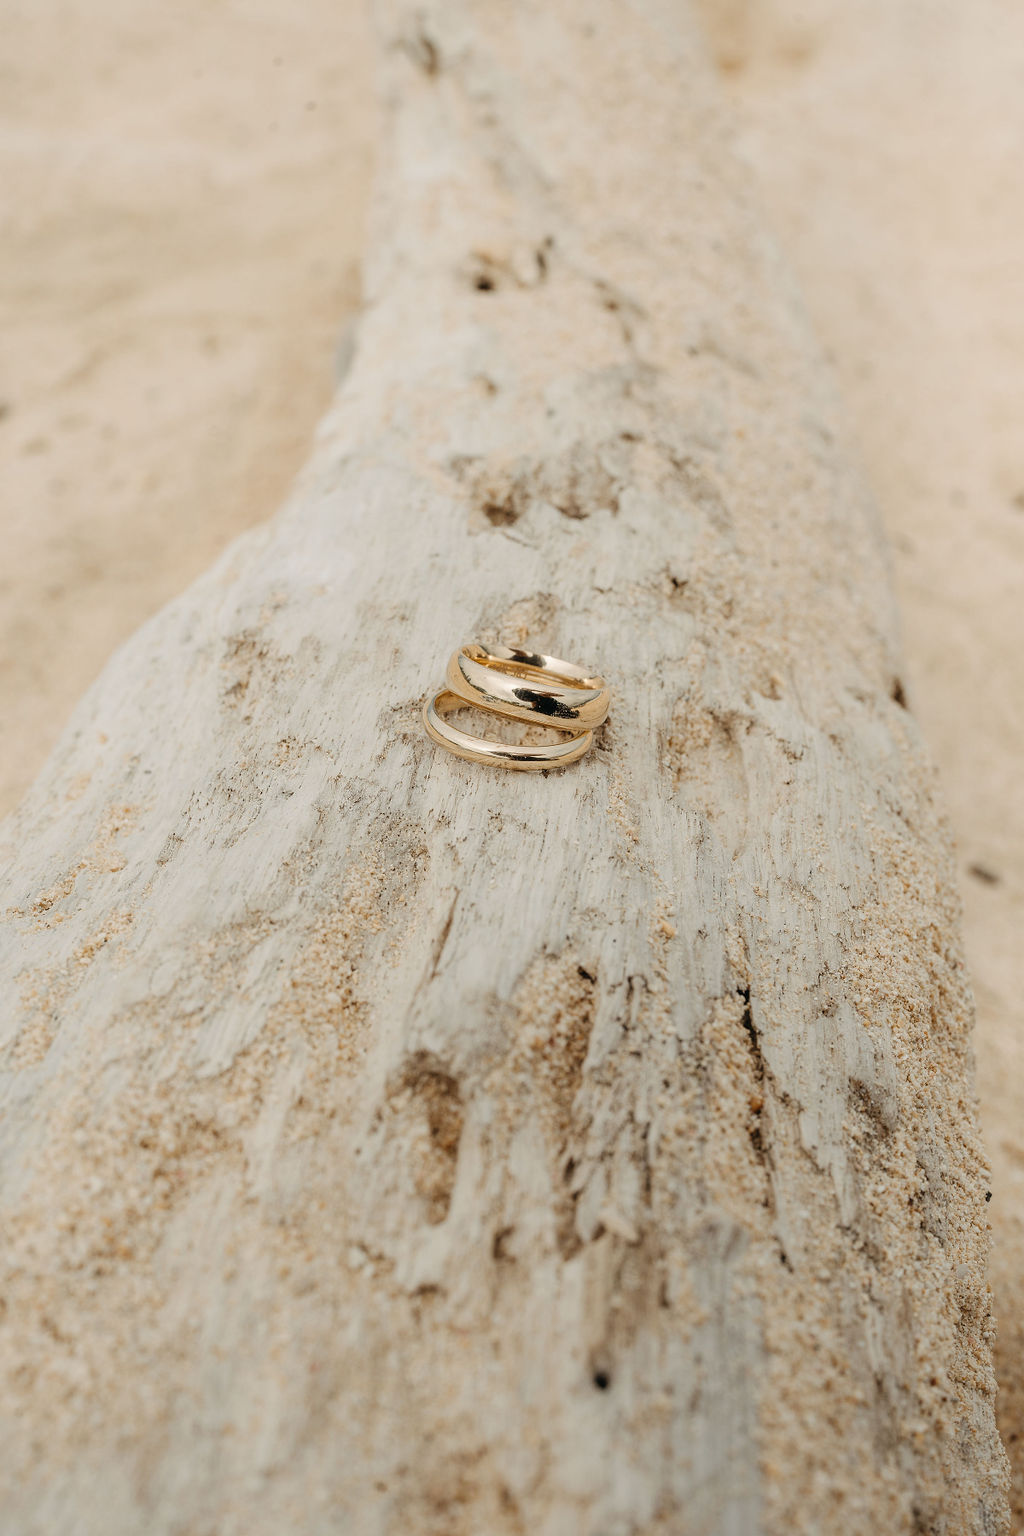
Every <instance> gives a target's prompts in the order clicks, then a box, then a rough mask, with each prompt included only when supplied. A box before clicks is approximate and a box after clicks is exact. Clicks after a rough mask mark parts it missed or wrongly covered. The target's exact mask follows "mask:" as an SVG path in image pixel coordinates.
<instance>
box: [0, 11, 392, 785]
mask: <svg viewBox="0 0 1024 1536" xmlns="http://www.w3.org/2000/svg"><path fill="white" fill-rule="evenodd" d="M97 12H99V14H100V15H101V17H102V24H101V25H98V24H97ZM0 30H2V35H3V62H2V65H0V79H2V82H3V89H2V91H0V188H2V194H0V198H2V201H0V217H2V223H3V238H2V240H0V326H2V330H3V336H4V344H3V348H2V350H0V525H2V528H3V537H4V559H3V561H2V564H0V733H2V734H0V812H2V811H4V810H7V809H10V807H11V806H12V805H13V804H14V803H15V802H16V800H17V799H18V798H19V796H20V795H21V793H22V792H23V791H24V790H25V789H26V788H27V786H28V784H29V783H30V782H31V780H32V778H33V777H34V776H35V773H36V771H37V769H38V767H39V765H40V763H41V761H42V759H43V758H44V757H45V755H46V753H47V752H48V751H49V749H50V747H51V746H52V745H53V743H54V742H55V740H56V738H57V736H58V734H59V732H60V730H61V729H62V727H63V725H64V723H65V720H66V718H67V716H68V714H69V712H70V710H71V708H72V707H73V705H74V703H75V701H76V700H77V699H78V698H79V697H80V695H81V694H82V692H83V691H84V689H85V688H86V687H87V685H88V684H89V683H90V682H91V681H92V679H93V677H95V675H96V673H97V672H98V671H99V670H100V668H101V667H102V665H103V663H104V661H105V660H106V658H107V656H108V655H109V654H110V652H111V650H112V649H113V648H114V646H116V645H117V644H118V643H119V642H120V641H121V640H122V639H124V638H125V637H126V636H127V635H129V634H130V633H131V632H132V630H133V629H135V628H136V627H137V626H138V624H139V623H141V621H142V620H143V619H145V618H146V617H147V615H148V614H150V613H152V612H153V611H154V610H155V609H156V608H158V607H159V606H160V605H161V604H162V603H164V602H165V601H166V600H167V599H168V598H170V597H173V596H174V594H175V593H176V592H179V591H180V590H181V589H182V588H183V587H184V586H185V585H187V583H188V582H189V581H190V580H191V579H192V578H193V577H194V576H196V575H197V574H198V573H199V572H200V571H201V570H203V569H204V568H205V567H206V566H207V565H208V564H209V563H210V561H211V560H212V559H213V558H214V556H215V555H216V554H217V553H218V552H219V551H220V550H221V549H222V548H223V546H224V545H225V544H226V543H227V542H228V541H229V540H230V539H231V538H232V537H234V535H235V534H237V533H239V532H240V531H241V530H242V529H243V528H247V527H249V526H250V525H251V524H252V523H254V522H258V521H260V520H261V519H263V518H266V517H268V516H269V515H270V514H271V513H272V512H273V511H274V510H275V509H276V507H277V506H278V505H279V504H280V502H281V501H282V499H283V498H284V496H285V494H286V492H287V489H288V486H289V483H290V481H291V479H292V477H293V475H294V473H295V471H296V468H297V467H298V465H299V464H300V463H301V461H302V459H303V457H304V455H305V453H306V450H307V446H308V443H309V439H310V434H311V432H312V429H313V425H314V423H315V421H316V418H317V416H318V415H319V414H320V412H321V411H322V410H323V408H324V407H325V405H326V404H327V401H328V400H329V399H330V396H331V392H332V388H333V358H334V352H335V348H336V345H337V337H338V333H339V329H340V327H341V324H342V322H343V320H344V317H345V315H346V313H348V312H350V311H351V310H352V309H353V308H354V307H355V306H356V304H357V303H358V300H359V261H360V257H361V253H362V247H363V238H364V221H365V211H366V199H367V192H368V187H369V181H370V176H371V172H372V158H373V157H372V150H373V139H374V129H375V116H374V114H375V104H374V101H373V97H372V90H371V75H370V71H369V69H368V67H367V66H368V60H369V54H370V41H369V37H368V35H367V32H366V28H365V23H364V21H363V13H362V7H361V6H360V5H359V4H358V3H352V0H347V3H344V4H331V3H328V0H305V3H304V4H303V5H300V6H288V5H285V4H282V3H280V0H248V3H246V4H242V3H241V0H228V3H211V0H181V3H180V4H176V5H174V6H170V7H167V6H143V7H140V6H139V5H138V4H134V3H132V0H102V4H101V5H100V6H99V7H97V6H96V5H95V4H90V3H89V0H23V3H22V0H0Z"/></svg>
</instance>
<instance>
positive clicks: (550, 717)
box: [445, 645, 611, 761]
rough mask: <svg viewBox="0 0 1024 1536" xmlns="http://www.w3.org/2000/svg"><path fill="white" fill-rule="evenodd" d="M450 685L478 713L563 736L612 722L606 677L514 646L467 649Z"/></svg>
mask: <svg viewBox="0 0 1024 1536" xmlns="http://www.w3.org/2000/svg"><path fill="white" fill-rule="evenodd" d="M445 681H446V682H447V684H448V688H449V689H450V690H451V692H452V693H455V694H457V695H458V696H459V698H460V699H463V700H465V702H466V703H467V704H474V705H475V706H476V707H477V708H478V709H487V710H491V711H492V712H493V713H494V714H499V715H509V716H511V717H512V718H513V719H515V720H531V721H533V722H534V723H537V722H538V721H539V720H540V721H543V722H544V723H545V724H548V725H553V726H555V728H556V729H558V730H562V731H584V730H593V728H594V727H595V726H598V725H601V724H602V722H603V721H604V720H605V719H606V718H607V715H608V708H609V705H610V703H611V694H610V691H609V689H608V688H607V686H606V684H605V681H604V678H603V677H591V676H589V675H588V674H587V673H586V672H585V671H584V670H583V668H582V667H577V666H574V665H573V663H572V662H569V661H560V660H559V659H558V657H557V656H542V655H540V654H539V653H538V652H536V651H525V650H520V649H518V648H517V647H515V646H507V645H493V646H483V645H464V646H462V647H461V648H460V649H459V650H457V651H456V652H455V654H454V655H453V656H452V658H451V660H450V661H449V663H448V670H447V673H446V676H445ZM570 761H571V759H570Z"/></svg>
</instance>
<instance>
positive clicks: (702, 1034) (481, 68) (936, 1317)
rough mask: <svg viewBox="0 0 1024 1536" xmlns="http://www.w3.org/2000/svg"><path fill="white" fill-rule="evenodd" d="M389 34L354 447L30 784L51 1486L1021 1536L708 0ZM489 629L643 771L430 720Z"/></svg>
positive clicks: (949, 990) (825, 440)
mask: <svg viewBox="0 0 1024 1536" xmlns="http://www.w3.org/2000/svg"><path fill="white" fill-rule="evenodd" d="M379 28H380V35H381V70H382V80H383V86H384V123H383V128H382V134H383V140H384V143H383V147H382V161H383V168H382V171H381V180H380V186H379V190H378V194H377V201H376V208H375V214H374V229H373V232H372V242H371V244H372V249H371V254H370V257H369V262H368V271H367V300H366V307H365V313H364V315H363V318H362V320H361V323H360V326H359V330H358V336H357V338H356V343H355V347H354V357H353V359H352V362H351V367H350V370H349V372H348V375H347V378H346V379H345V381H344V384H343V387H342V388H341V391H340V394H339V397H338V399H337V402H336V404H335V406H334V408H333V409H332V411H331V413H330V415H329V417H328V419H327V420H326V422H325V423H324V425H323V427H322V429H321V432H320V435H319V440H318V446H317V449H316V452H315V454H314V456H313V460H312V462H311V464H310V466H309V468H308V470H307V471H306V473H305V474H304V476H303V478H302V480H301V482H300V484H299V486H298V488H297V490H296V492H295V495H294V497H293V499H292V501H291V503H290V505H289V506H287V507H286V508H285V509H284V510H283V511H282V513H281V514H280V515H279V516H278V517H277V518H276V519H275V520H274V521H273V522H272V523H271V524H270V525H269V526H267V527H265V528H262V529H260V530H259V531H257V532H255V533H253V534H251V535H249V536H247V537H246V538H244V539H242V540H241V541H240V542H239V543H237V544H236V545H235V546H233V547H232V549H231V550H230V551H229V552H228V553H227V555H226V556H225V557H224V558H223V559H222V560H221V562H220V563H219V564H218V565H217V566H216V568H215V569H213V570H212V571H211V572H210V573H209V574H208V575H206V576H205V577H204V578H203V579H202V580H200V581H199V582H197V583H196V585H195V586H194V587H193V588H192V589H191V590H190V591H188V592H187V593H186V594H185V595H184V596H183V597H182V598H181V599H180V600H178V601H177V602H175V603H174V604H172V605H171V606H170V607H169V608H168V609H166V610H165V611H164V612H163V613H161V614H160V615H158V616H157V617H156V618H155V619H154V620H153V621H152V622H150V623H149V624H148V625H147V626H146V627H145V628H144V629H143V630H142V631H141V632H140V633H139V634H138V635H137V636H136V637H135V638H134V639H133V640H132V641H131V642H130V643H129V644H128V645H126V646H125V647H124V648H123V649H122V650H121V651H120V652H119V653H118V654H117V655H116V656H115V657H114V659H113V660H112V662H111V663H110V665H109V666H108V668H107V669H106V671H105V673H104V674H103V676H102V677H101V678H100V680H99V682H98V683H97V684H96V686H95V687H94V688H93V689H92V691H91V693H90V694H89V695H88V697H87V698H86V699H85V701H84V702H83V704H82V705H81V706H80V708H79V710H78V712H77V714H76V716H75V718H74V720H73V721H72V724H71V726H70V728H69V730H68V732H67V733H66V735H65V737H64V739H63V741H62V744H61V745H60V747H59V748H58V750H57V752H56V754H55V756H54V757H53V759H52V760H51V762H50V764H49V765H48V767H47V768H46V770H45V772H44V773H43V775H42V777H41V778H40V780H39V781H38V783H37V784H36V786H35V788H34V789H33V791H32V792H31V793H30V795H29V797H28V800H27V802H26V803H25V804H24V806H23V807H22V809H21V811H20V813H19V814H18V815H17V816H16V817H14V818H13V819H12V820H11V821H9V822H8V823H7V824H6V827H5V831H4V850H5V861H6V863H5V869H6V873H5V877H4V893H5V900H4V905H5V907H7V908H8V909H9V910H8V912H7V922H6V927H5V930H4V933H5V938H4V948H3V952H2V968H0V974H2V978H3V989H4V990H3V1002H4V1007H3V1026H4V1038H3V1044H4V1053H5V1054H4V1066H5V1072H4V1077H3V1093H4V1099H3V1120H2V1130H0V1136H2V1155H3V1162H2V1168H3V1186H2V1203H0V1209H2V1217H3V1225H4V1244H3V1265H4V1279H3V1291H2V1295H3V1303H4V1312H3V1319H2V1324H0V1339H2V1361H3V1381H4V1392H3V1404H2V1418H3V1447H4V1449H3V1455H2V1463H3V1468H4V1479H5V1488H4V1493H3V1500H2V1518H0V1525H2V1529H3V1531H4V1532H5V1533H6V1536H36V1533H45V1536H64V1533H67V1536H93V1533H96V1536H100V1533H102V1536H136V1533H139V1532H146V1533H147V1536H172V1533H173V1536H179V1533H181V1536H185V1533H189V1536H191V1533H195V1536H207V1533H217V1536H243V1533H245V1536H262V1533H267V1536H271V1533H273V1536H280V1533H283V1532H295V1533H302V1536H326V1533H335V1532H344V1533H346V1536H350V1533H351V1536H363V1533H366V1536H384V1533H388V1536H390V1533H398V1532H401V1533H402V1536H420V1533H422V1536H427V1533H430V1536H457V1533H466V1536H481V1533H487V1536H501V1533H509V1536H511V1533H519V1532H529V1533H531V1536H567V1533H576V1532H579V1533H586V1536H627V1533H641V1532H642V1533H645V1536H646V1533H652V1536H653V1533H665V1536H668V1533H680V1532H683V1533H687V1536H689V1533H693V1536H704V1533H712V1536H753V1533H758V1532H766V1533H768V1532H770V1533H779V1536H782V1533H786V1536H789V1533H794V1532H815V1533H832V1532H842V1533H844V1536H854V1533H861V1532H864V1533H867V1532H871V1533H877V1532H885V1533H887V1536H888V1533H896V1532H904V1531H906V1532H910V1531H915V1532H933V1533H937V1532H945V1533H950V1536H964V1533H974V1532H987V1533H989V1532H996V1531H998V1530H1000V1529H1002V1521H1003V1515H1002V1511H1003V1495H1002V1480H1003V1462H1002V1455H1001V1450H1000V1447H999V1444H998V1440H997V1437H996V1433H995V1429H994V1422H993V1412H992V1399H993V1390H994V1388H993V1379H992V1372H991V1365H990V1355H989V1346H990V1337H991V1322H990V1316H989V1295H988V1290H987V1286H986V1281H985V1263H986V1252H987V1245H988V1228H987V1222H986V1216H985V1211H986V1207H985V1167H984V1159H983V1155H982V1152H981V1150H980V1148H979V1142H978V1137H977V1132H976V1126H975V1119H974V1104H973V1098H972V1087H971V1057H970V1018H971V1002H970V993H969V988H968V984H967V981H966V978H965V974H964V967H963V962H962V959H961V953H960V947H959V937H958V916H957V907H956V901H955V897H954V894H953V876H952V870H951V864H950V858H949V851H948V846H947V834H946V830H945V827H944V824H943V820H942V816H941V812H940V811H939V809H938V808H937V805H936V796H935V785H934V776H933V772H932V770H931V768H930V767H929V764H928V760H927V757H926V754H925V751H924V749H923V747H922V745H921V742H920V739H919V736H918V733H917V730H916V728H915V725H914V721H913V718H912V716H911V714H910V713H909V712H908V710H907V707H906V697H905V692H904V685H903V683H902V681H901V679H900V661H899V652H898V643H897V639H896V635H895V621H894V613H893V604H892V598H891V595H890V588H889V583H888V576H887V568H886V558H885V552H884V546H883V541H882V538H881V535H880V531H879V527H878V523H877V520H876V516H875V513H874V511H873V509H872V506H871V503H870V500H869V498H868V497H867V496H866V494H865V491H864V488H863V486H862V484H861V483H860V481H859V479H858V476H857V474H856V472H855V470H854V469H852V468H851V458H850V454H849V452H848V450H847V449H846V448H845V447H844V445H843V427H842V419H841V411H840V410H839V408H838V406H837V402H836V400H835V398H834V395H833V390H832V386H831V384H830V383H829V381H828V377H827V374H826V372H825V371H824V369H823V366H822V363H821V360H820V358H819V356H818V353H817V351H816V348H815V344H814V342H813V339H812V338H811V337H810V336H809V334H808V330H807V326H806V323H805V320H804V318H803V314H802V311H801V308H800V304H799V301H798V298H797V297H796V296H795V294H794V291H793V288H792V285H791V282H790V279H789V277H788V275H787V273H786V271H785V269H784V267H783V266H782V264H781V263H780V261H779V258H778V256H777V254H776V251H775V249H774V248H773V245H772V243H771V242H770V240H769V239H768V238H767V237H766V235H765V232H764V230H763V228H762V226H761V224H760V222H759V218H758V215H757V211H756V208H755V207H754V204H753V201H752V198H751V195H750V191H749V189H748V186H747V181H746V177H745V174H744V172H743V171H742V169H741V168H740V167H739V166H738V164H737V161H736V159H735V158H734V156H733V153H732V151H731V148H730V143H729V135H728V130H727V125H726V124H725V123H723V120H722V117H721V115H720V107H719V104H718V101H717V98H716V95H715V87H714V81H713V78H712V75H711V73H710V70H709V68H708V66H707V64H706V62H705V60H704V57H703V53H702V48H701V43H700V40H699V37H698V36H697V34H696V31H695V29H694V26H693V24H692V21H691V19H690V18H689V16H688V15H687V7H686V6H685V4H684V3H683V0H673V3H671V4H669V3H668V0H593V3H591V4H588V5H581V4H578V3H574V0H543V3H541V0H523V3H520V4H516V5H509V4H506V3H503V0H446V3H445V4H444V5H443V6H439V7H438V8H437V10H436V15H434V14H432V13H431V12H430V11H429V10H423V9H422V8H419V7H415V6H412V5H405V4H401V3H396V4H391V5H382V6H381V7H380V15H379ZM474 636H482V637H487V638H492V639H493V638H497V639H503V640H505V641H513V642H521V641H523V640H526V639H529V640H530V641H532V642H533V643H534V644H535V645H537V646H538V647H539V648H541V649H545V650H549V651H552V652H554V653H555V654H561V655H566V656H569V657H571V658H573V659H575V660H579V661H581V662H583V663H585V664H586V665H588V666H592V667H595V668H598V669H600V670H602V671H604V672H605V673H606V675H607V676H608V677H609V679H610V680H611V682H612V684H613V687H614V705H613V713H612V718H611V721H610V722H609V724H608V725H607V727H606V728H605V729H604V731H603V733H602V734H601V737H600V740H599V745H598V746H596V747H595V749H594V750H593V751H592V752H591V754H590V755H589V756H588V757H587V758H585V759H584V760H583V762H582V763H581V764H579V765H578V766H577V767H575V768H572V769H568V770H566V771H565V772H563V773H561V774H556V773H552V774H549V775H546V776H542V775H530V776H524V775H511V774H502V773H500V772H496V771H486V770H483V769H479V768H474V767H473V766H472V765H470V764H465V763H461V762H459V761H457V760H456V759H454V758H452V757H450V756H448V755H446V754H445V753H444V752H441V751H439V750H437V749H436V748H434V747H433V746H432V745H431V744H430V743H429V742H428V741H427V740H426V738H425V736H424V734H423V732H422V729H421V726H420V721H419V708H420V704H421V702H422V699H423V697H424V695H425V694H426V693H427V691H428V690H429V689H430V688H431V687H432V686H436V685H438V684H439V683H440V682H441V678H442V674H443V668H444V663H445V660H446V657H447V655H448V653H449V652H450V651H451V649H452V648H453V647H454V646H455V644H456V643H457V642H459V641H460V640H464V639H467V638H472V637H474Z"/></svg>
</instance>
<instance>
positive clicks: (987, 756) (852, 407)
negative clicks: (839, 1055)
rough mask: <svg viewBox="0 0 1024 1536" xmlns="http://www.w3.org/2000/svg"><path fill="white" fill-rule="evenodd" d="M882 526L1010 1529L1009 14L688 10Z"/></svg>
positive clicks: (1022, 629) (1023, 132) (967, 6)
mask: <svg viewBox="0 0 1024 1536" xmlns="http://www.w3.org/2000/svg"><path fill="white" fill-rule="evenodd" d="M703 5H704V9H705V12H706V14H707V16H708V19H709V22H710V29H711V33H712V38H713V42H714V45H715V48H716V53H717V57H718V59H719V62H720V64H721V66H722V70H723V75H724V77H725V80H726V83H727V85H728V88H729V90H730V94H731V95H732V97H733V99H734V101H735V102H736V104H737V106H738V108H739V112H740V119H741V125H742V138H743V144H744V148H745V150H746V153H747V154H748V156H749V159H750V160H751V162H752V163H753V165H754V167H755V170H756V172H757V175H758V177H759V179H760V181H761V185H762V188H763V195H764V200H765V204H766V208H767V211H768V213H769V216H770V218H771V220H772V222H773V223H774V226H775V228H776V231H777V233H778V234H779V237H780V238H781V240H782V243H783V245H784V246H785V247H786V249H787V251H788V253H789V255H790V258H791V260H792V261H793V262H794V264H795V265H796V268H797V271H798V275H799V277H800V280H801V283H802V286H803V289H804V293H805V295H806V298H807V303H808V306H809V308H810V311H811V314H812V316H813V319H814V321H815V324H816V326H817V329H818V333H819V335H820V336H821V338H822V340H823V342H824V344H825V346H826V348H827V350H828V351H829V352H830V354H831V356H832V358H833V361H834V363H835V366H836V368H837V369H838V372H839V376H840V380H841V383H842V387H843V389H844V391H845V395H846V399H847V402H848V406H849V411H850V415H851V418H852V422H853V426H854V429H855V432H856V435H857V438H858V441H859V445H860V450H861V452H862V454H863V458H864V461H865V464H866V467H867V471H868V474H869V477H870V479H871V481H872V483H873V485H874V488H875V492H876V494H877V497H878V500H879V503H880V505H881V509H882V513H883V516H884V518H885V521H886V524H887V526H888V529H889V532H890V537H891V541H892V546H893V551H894V564H895V572H896V578H897V585H898V589H899V596H900V601H901V606H902V612H903V623H904V643H905V649H906V655H907V662H908V679H909V694H910V700H911V705H912V707H913V710H914V712H915V714H916V715H917V717H918V719H919V720H920V723H921V726H922V728H923V730H924V733H925V736H926V738H927V739H928V741H929V742H930V745H931V747H932V750H933V752H934V754H935V757H936V758H937V760H938V764H939V768H940V772H941V777H942V781H943V786H944V790H945V795H946V800H947V803H948V806H949V809H950V814H951V817H952V822H953V829H954V834H955V837H956V841H957V846H958V851H959V863H960V870H961V884H962V891H963V900H964V910H965V926H966V943H967V953H968V961H969V964H970V967H971V970H972V974H973V979H974V986H975V992H976V996H977V1004H978V1028H977V1037H976V1053H977V1062H978V1082H979V1089H980V1093H981V1100H982V1124H983V1128H984V1131H985V1135H986V1139H987V1143H988V1149H989V1153H990V1156H991V1160H992V1185H991V1187H992V1191H993V1199H992V1202H991V1205H990V1212H991V1219H992V1226H993V1229H994V1237H995V1251H994V1258H993V1264H992V1269H991V1281H992V1286H993V1290H994V1292H995V1310H996V1315H997V1319H998V1323H999V1342H998V1346H997V1355H996V1369H997V1375H998V1378H999V1382H1000V1400H999V1419H1000V1427H1001V1430H1002V1434H1003V1436H1004V1439H1005V1441H1006V1444H1007V1449H1008V1451H1009V1453H1010V1457H1011V1461H1012V1463H1013V1467H1014V1490H1013V1507H1014V1518H1015V1522H1016V1524H1015V1529H1019V1530H1024V1004H1022V1001H1021V992H1022V989H1021V976H1020V952H1021V945H1020V931H1021V922H1022V918H1024V780H1022V778H1021V772H1020V770H1021V764H1022V763H1024V702H1022V700H1024V694H1022V682H1024V413H1022V405H1024V10H1022V9H1021V7H1020V6H1019V5H1016V4H1014V0H912V3H911V0H901V3H899V4H895V5H894V4H892V0H858V4H857V5H844V4H842V3H840V0H750V3H749V4H748V3H746V0H703Z"/></svg>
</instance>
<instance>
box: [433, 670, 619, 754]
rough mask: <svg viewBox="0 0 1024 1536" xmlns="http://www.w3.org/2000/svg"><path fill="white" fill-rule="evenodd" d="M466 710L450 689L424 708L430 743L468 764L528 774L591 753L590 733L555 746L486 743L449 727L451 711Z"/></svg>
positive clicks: (451, 726)
mask: <svg viewBox="0 0 1024 1536" xmlns="http://www.w3.org/2000/svg"><path fill="white" fill-rule="evenodd" d="M465 707H466V700H465V699H464V698H462V697H461V696H460V695H459V694H457V693H453V692H452V691H451V689H450V688H442V689H441V691H440V693H436V694H435V695H434V697H433V698H432V699H430V700H429V701H428V702H427V703H426V704H424V706H423V724H424V725H425V726H426V728H427V735H428V736H429V737H430V739H431V741H436V742H437V743H438V745H439V746H442V747H446V748H447V749H448V751H449V752H454V754H455V756H456V757H462V758H465V760H466V762H468V763H490V764H492V765H496V766H498V767H501V768H518V769H520V770H522V771H523V772H526V773H530V772H537V771H538V770H540V769H541V768H564V767H566V765H567V764H568V763H575V762H576V761H577V759H578V758H581V757H582V756H583V754H584V752H587V751H589V749H590V744H591V742H592V741H593V739H594V733H593V731H589V730H587V731H583V732H582V733H581V734H579V735H572V736H570V738H569V740H568V741H565V742H559V743H558V744H557V745H556V746H544V747H518V746H513V745H510V744H509V743H507V742H504V741H485V740H484V739H483V737H481V736H470V735H469V734H468V732H466V731H460V730H458V729H457V728H456V727H455V726H454V725H449V724H448V721H447V720H446V719H445V718H444V717H445V715H446V714H448V713H449V712H450V711H451V710H455V709H465ZM556 729H558V727H556Z"/></svg>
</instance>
